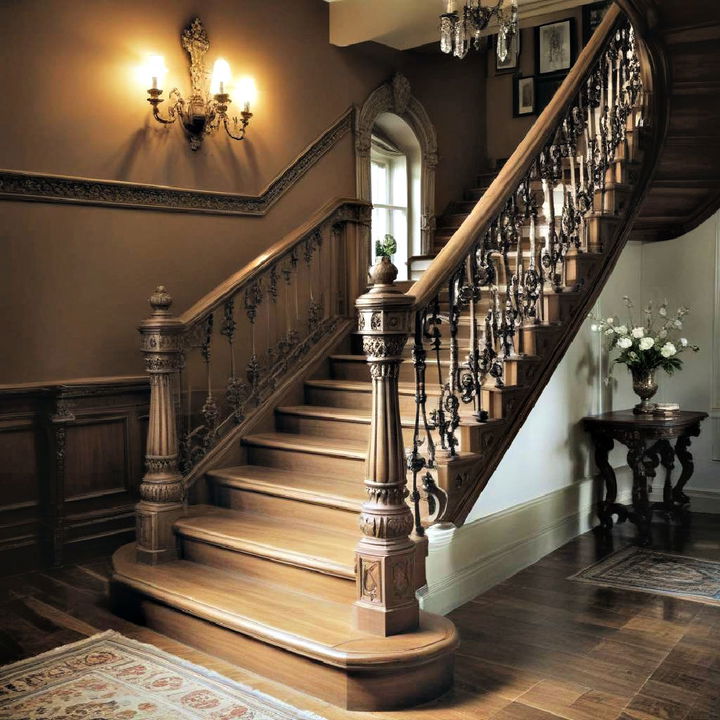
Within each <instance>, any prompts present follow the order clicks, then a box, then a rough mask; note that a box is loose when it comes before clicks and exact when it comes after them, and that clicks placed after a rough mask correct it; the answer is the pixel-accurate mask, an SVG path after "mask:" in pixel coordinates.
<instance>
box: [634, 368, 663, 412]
mask: <svg viewBox="0 0 720 720" xmlns="http://www.w3.org/2000/svg"><path fill="white" fill-rule="evenodd" d="M630 372H631V373H632V379H633V392H634V393H635V394H636V395H638V396H639V397H640V399H641V400H642V402H639V403H638V404H637V405H636V406H635V407H634V409H633V412H634V413H635V414H636V415H649V414H651V413H652V412H653V411H654V410H655V403H651V402H650V398H651V397H652V396H653V395H654V394H655V393H656V392H657V390H658V384H657V383H656V382H655V370H640V369H638V368H630Z"/></svg>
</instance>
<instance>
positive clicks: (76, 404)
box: [0, 377, 149, 574]
mask: <svg viewBox="0 0 720 720" xmlns="http://www.w3.org/2000/svg"><path fill="white" fill-rule="evenodd" d="M148 401H149V390H148V385H147V380H146V379H145V378H142V377H141V378H137V377H132V378H104V379H103V378H100V379H95V380H79V381H75V382H65V383H58V384H47V385H42V386H37V385H26V386H0V574H8V573H12V572H16V571H18V570H19V569H23V568H26V567H32V566H38V565H49V564H56V565H57V564H61V563H64V562H74V561H77V560H81V559H86V558H88V557H91V556H92V555H94V554H97V553H106V552H108V551H110V550H112V549H113V548H114V547H117V546H118V545H120V544H122V543H123V542H127V541H129V540H131V539H132V538H133V536H134V505H135V502H136V501H137V488H138V486H139V483H140V479H141V477H142V473H143V466H144V453H145V434H146V432H147V412H148Z"/></svg>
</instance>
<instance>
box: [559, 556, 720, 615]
mask: <svg viewBox="0 0 720 720" xmlns="http://www.w3.org/2000/svg"><path fill="white" fill-rule="evenodd" d="M569 579H570V580H577V581H579V582H586V583H593V584H594V585H603V586H605V587H614V588H621V589H623V590H639V591H641V592H648V593H657V594H659V595H672V596H673V597H677V598H681V599H683V600H694V601H695V602H701V603H707V604H708V605H720V562H716V561H713V560H699V559H698V558H691V557H685V556H683V555H668V554H666V553H660V552H655V551H654V550H648V549H647V548H640V547H629V548H625V549H624V550H620V551H618V552H616V553H613V554H612V555H609V556H608V557H606V558H604V559H602V560H600V562H597V563H595V564H594V565H590V567H587V568H585V569H584V570H581V571H580V572H579V573H577V575H573V576H572V577H570V578H569Z"/></svg>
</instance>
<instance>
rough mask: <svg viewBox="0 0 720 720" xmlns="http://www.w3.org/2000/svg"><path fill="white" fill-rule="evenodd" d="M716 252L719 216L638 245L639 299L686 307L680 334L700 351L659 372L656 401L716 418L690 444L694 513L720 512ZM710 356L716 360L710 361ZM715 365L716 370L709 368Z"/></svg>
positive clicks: (719, 238) (719, 246)
mask: <svg viewBox="0 0 720 720" xmlns="http://www.w3.org/2000/svg"><path fill="white" fill-rule="evenodd" d="M719 253H720V213H717V214H715V215H714V216H713V217H711V218H710V219H709V220H707V221H706V222H705V223H703V224H702V225H701V226H700V227H698V228H696V229H695V230H693V231H692V232H690V233H688V234H687V235H684V236H682V237H679V238H676V239H675V240H669V241H667V242H658V243H648V244H646V245H643V247H642V292H643V300H644V302H647V300H650V299H652V300H663V299H667V300H668V301H669V303H670V307H671V308H674V307H676V306H678V305H686V306H687V307H689V308H690V310H691V312H690V314H689V315H688V316H687V318H685V322H684V328H683V331H684V334H685V335H686V337H687V338H688V340H689V341H690V342H691V343H694V344H696V345H699V346H700V351H699V352H698V353H691V352H686V353H684V354H683V355H682V358H683V360H684V365H685V366H684V368H683V369H682V371H681V372H678V373H675V374H674V375H673V376H672V377H668V376H667V375H666V374H665V373H663V372H660V373H659V374H658V375H657V380H658V382H659V385H660V389H659V390H658V393H657V396H656V397H657V399H658V400H659V401H660V402H679V403H680V407H682V408H683V409H685V410H704V411H705V412H707V413H711V414H713V415H715V416H716V417H714V418H711V419H709V420H706V421H705V422H704V423H703V425H702V432H701V434H700V437H699V438H697V439H695V440H693V443H692V447H691V452H692V454H693V458H694V460H695V474H694V476H693V478H692V479H691V481H690V484H689V485H688V494H690V495H691V496H692V495H693V494H694V495H695V498H696V499H697V501H696V500H695V498H694V499H693V505H694V506H695V507H696V508H698V509H701V508H702V509H706V510H715V511H720V462H719V461H718V460H715V461H714V460H713V459H712V458H713V441H715V457H718V458H720V452H719V450H720V448H719V447H718V438H719V435H720V433H719V431H720V411H719V410H718V408H720V397H719V396H720V387H719V385H720V383H718V382H717V380H716V382H715V387H713V374H714V371H715V377H716V378H718V374H717V370H718V366H719V365H720V363H719V362H718V359H719V356H720V339H719V338H718V334H719V331H720V286H719V284H718V259H719ZM713 358H715V361H714V362H713ZM714 365H715V367H713V366H714Z"/></svg>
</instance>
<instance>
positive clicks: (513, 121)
mask: <svg viewBox="0 0 720 720" xmlns="http://www.w3.org/2000/svg"><path fill="white" fill-rule="evenodd" d="M570 17H574V18H575V29H576V33H577V48H578V53H579V52H580V50H581V49H582V8H575V9H571V10H563V11H562V12H557V13H551V14H548V15H546V16H542V17H537V18H533V25H544V24H545V23H549V22H554V21H555V20H565V19H566V18H570ZM520 33H521V36H520V63H519V72H520V74H521V75H522V76H523V77H530V76H532V75H535V28H534V27H531V28H522V29H521V30H520ZM513 76H514V73H512V72H508V73H496V72H495V57H494V55H493V54H492V53H489V58H488V67H487V84H486V93H487V96H486V107H487V115H488V118H487V153H488V155H489V156H490V159H491V161H492V163H493V165H494V164H495V162H496V161H497V160H500V159H507V158H508V157H510V155H512V153H513V151H514V150H515V148H516V147H517V144H518V143H519V142H520V140H522V138H523V137H525V135H526V134H527V132H528V130H530V128H531V127H532V125H533V123H534V122H535V120H536V117H537V116H535V115H530V116H526V117H520V118H514V117H513V81H514V77H513ZM537 77H539V76H536V78H537Z"/></svg>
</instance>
